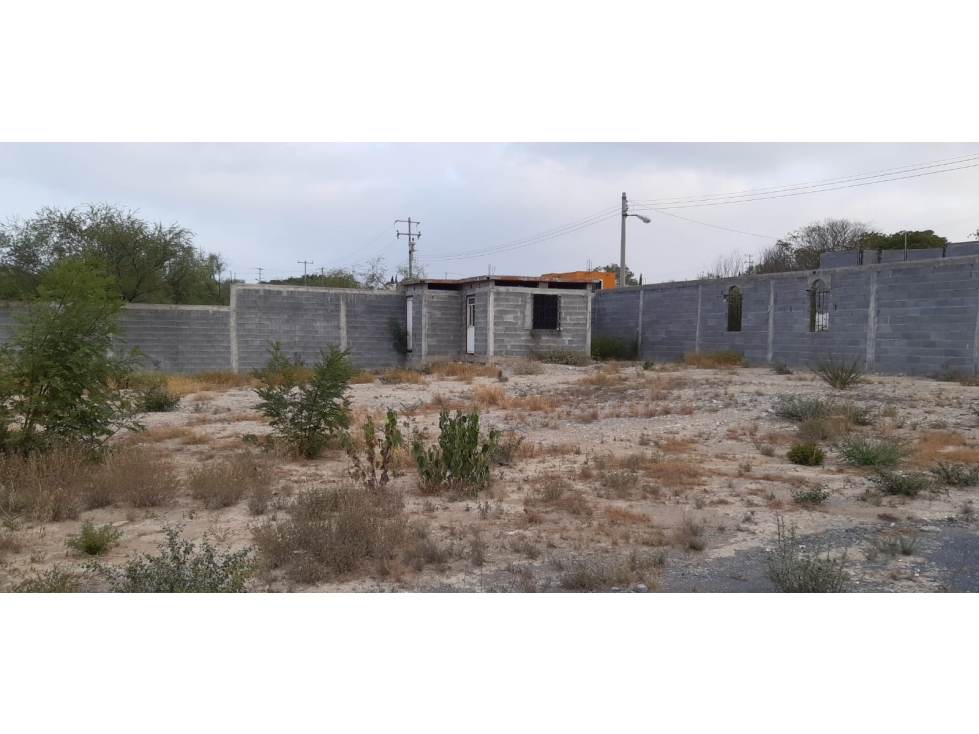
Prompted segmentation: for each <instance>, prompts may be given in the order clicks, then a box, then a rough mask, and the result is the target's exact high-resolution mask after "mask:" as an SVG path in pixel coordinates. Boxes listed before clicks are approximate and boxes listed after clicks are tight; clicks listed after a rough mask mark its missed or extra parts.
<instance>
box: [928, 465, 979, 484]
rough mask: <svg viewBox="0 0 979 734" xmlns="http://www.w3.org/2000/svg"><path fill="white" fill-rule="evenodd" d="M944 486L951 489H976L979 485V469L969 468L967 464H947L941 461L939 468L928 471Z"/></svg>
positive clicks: (935, 467)
mask: <svg viewBox="0 0 979 734" xmlns="http://www.w3.org/2000/svg"><path fill="white" fill-rule="evenodd" d="M928 471H929V472H931V473H932V475H933V476H934V477H935V479H937V480H938V481H939V482H941V483H942V484H944V485H946V486H949V487H975V486H976V485H977V484H979V468H977V467H968V466H966V465H965V464H945V463H944V462H941V461H939V462H938V466H934V467H932V468H931V469H929V470H928Z"/></svg>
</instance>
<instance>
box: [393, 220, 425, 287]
mask: <svg viewBox="0 0 979 734" xmlns="http://www.w3.org/2000/svg"><path fill="white" fill-rule="evenodd" d="M399 222H407V223H408V231H407V232H401V231H398V239H399V240H400V239H401V235H404V236H405V237H407V238H408V278H409V279H410V278H412V277H413V275H414V267H415V240H417V239H420V238H421V236H422V233H421V232H412V231H411V226H412V225H414V226H416V227H419V226H421V222H413V221H411V217H408V219H407V220H405V219H395V220H394V223H395V224H398V223H399ZM396 231H397V230H396Z"/></svg>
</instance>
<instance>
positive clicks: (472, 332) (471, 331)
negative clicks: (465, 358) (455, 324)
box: [466, 296, 476, 354]
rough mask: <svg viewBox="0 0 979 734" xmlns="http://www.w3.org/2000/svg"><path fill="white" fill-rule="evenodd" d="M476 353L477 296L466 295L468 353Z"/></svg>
mask: <svg viewBox="0 0 979 734" xmlns="http://www.w3.org/2000/svg"><path fill="white" fill-rule="evenodd" d="M475 353H476V296H466V354H475Z"/></svg>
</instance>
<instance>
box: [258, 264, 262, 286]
mask: <svg viewBox="0 0 979 734" xmlns="http://www.w3.org/2000/svg"><path fill="white" fill-rule="evenodd" d="M258 282H259V284H261V282H262V268H259V269H258Z"/></svg>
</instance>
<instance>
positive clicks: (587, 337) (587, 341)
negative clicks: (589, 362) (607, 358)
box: [528, 286, 979, 354]
mask: <svg viewBox="0 0 979 734" xmlns="http://www.w3.org/2000/svg"><path fill="white" fill-rule="evenodd" d="M594 297H595V292H594V291H593V290H592V287H591V286H589V287H588V318H587V323H588V329H587V330H586V331H585V353H586V354H591V310H592V299H593V298H594ZM532 300H533V299H531V300H530V301H528V304H529V303H531V301H532ZM531 318H533V316H531ZM977 323H979V321H977ZM977 328H979V327H977Z"/></svg>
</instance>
